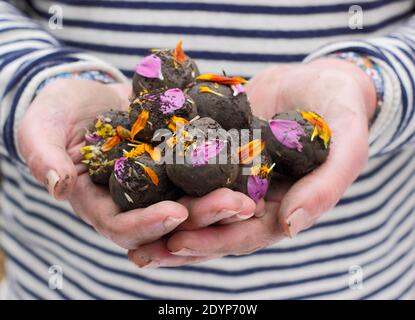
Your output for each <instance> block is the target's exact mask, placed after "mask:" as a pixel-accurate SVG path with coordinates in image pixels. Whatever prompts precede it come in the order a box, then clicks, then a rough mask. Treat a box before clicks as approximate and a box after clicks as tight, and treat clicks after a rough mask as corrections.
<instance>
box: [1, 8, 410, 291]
mask: <svg viewBox="0 0 415 320" xmlns="http://www.w3.org/2000/svg"><path fill="white" fill-rule="evenodd" d="M52 4H58V5H59V6H60V7H61V8H62V9H63V14H64V19H63V26H64V27H63V29H53V28H48V21H49V18H50V13H49V8H50V6H51V5H52ZM353 4H359V5H360V6H361V7H362V9H363V22H364V28H363V29H355V30H353V29H350V28H349V27H348V21H349V18H350V15H349V8H350V6H351V5H353ZM17 5H18V8H19V9H16V8H17V7H14V6H12V5H10V4H8V3H6V2H5V1H0V96H1V101H0V106H1V108H0V116H1V117H0V136H1V139H0V142H1V150H0V151H1V160H0V165H1V171H2V173H3V174H2V175H3V186H2V191H1V200H0V203H1V206H2V211H1V224H2V226H3V228H2V233H1V245H2V247H3V248H4V250H5V252H6V254H7V258H8V259H7V266H6V267H7V287H8V294H9V297H10V298H16V299H46V298H48V299H74V298H85V299H101V298H102V299H112V298H115V299H122V298H126V299H132V298H143V299H153V298H166V299H182V298H189V299H195V298H197V299H202V298H208V299H221V298H226V299H241V298H252V299H261V298H263V299H288V298H296V299H316V298H329V299H339V298H344V299H375V298H385V299H407V298H411V297H414V293H415V292H414V289H415V288H414V284H415V252H414V251H415V179H414V177H415V150H414V140H415V107H414V75H415V20H413V21H412V20H411V19H410V17H411V16H412V14H413V8H414V5H415V2H414V1H392V0H374V1H370V0H366V1H357V2H353V3H352V2H350V1H348V0H275V1H272V0H258V1H251V0H236V1H230V0H222V1H220V0H212V1H209V0H175V1H167V0H165V1H160V0H159V1H135V0H128V1H122V0H71V1H69V0H60V1H53V2H52V1H43V0H42V1H40V0H32V1H17ZM23 12H25V14H26V15H27V16H29V17H30V18H28V17H27V16H25V15H24V14H23ZM177 39H183V42H184V47H185V49H186V51H187V52H188V53H189V55H191V56H192V57H194V58H196V59H197V60H198V62H199V64H200V67H201V71H202V72H206V71H209V72H221V70H222V69H223V68H226V71H227V73H228V74H232V75H242V76H246V77H249V76H252V75H253V74H255V73H256V72H258V71H260V70H261V69H263V68H265V67H267V66H269V65H270V64H273V63H293V62H301V61H302V60H303V59H307V60H310V59H314V58H316V57H319V56H321V55H326V54H329V53H332V52H335V51H338V50H343V51H356V52H359V53H363V54H366V55H369V56H370V57H371V58H372V59H374V60H375V61H376V62H377V63H378V64H379V66H380V67H381V70H382V74H383V77H384V79H385V86H386V91H385V102H384V105H383V106H382V110H381V112H380V114H379V116H378V118H377V120H376V122H375V123H374V124H373V127H372V129H371V135H370V145H371V146H370V155H371V158H370V161H369V163H368V165H367V167H366V169H365V170H364V172H363V173H362V175H361V176H360V177H359V179H358V180H357V181H356V182H355V183H354V184H353V185H352V186H351V187H350V188H349V189H348V191H347V192H346V194H345V195H344V197H343V198H342V200H341V201H340V203H339V205H338V206H337V207H336V208H335V209H333V210H331V211H330V212H328V213H326V214H325V215H323V216H322V217H321V219H319V221H318V222H317V223H316V224H315V225H314V226H313V227H312V228H311V229H309V230H306V231H304V232H302V233H300V234H299V235H298V236H297V237H295V238H294V239H286V240H283V241H281V242H279V243H277V244H275V245H273V246H271V247H268V248H266V249H263V250H260V251H258V252H256V253H253V254H250V255H247V256H238V257H234V256H229V257H224V258H221V259H216V260H212V261H209V262H205V263H203V264H198V265H192V266H184V267H178V268H161V269H155V270H139V269H138V268H136V267H134V266H133V265H132V264H131V263H129V262H128V261H127V258H126V252H125V251H124V250H122V249H120V248H118V247H117V246H116V245H114V244H112V243H111V242H109V241H108V240H106V239H104V238H103V237H101V236H99V235H98V234H96V233H95V231H93V230H92V229H91V228H90V227H89V226H88V225H86V224H85V223H83V222H82V221H81V220H80V219H79V218H78V217H77V216H76V215H75V214H74V213H73V212H72V211H71V208H70V206H69V205H68V204H67V203H61V202H56V201H54V200H52V199H51V197H50V196H49V195H48V194H47V192H46V191H45V189H44V188H43V187H42V186H41V185H39V183H37V182H36V181H35V180H34V178H33V177H31V175H30V174H29V173H28V170H27V168H26V167H25V166H24V164H23V163H22V162H21V159H20V157H19V152H18V149H17V145H16V126H17V124H18V122H19V119H20V118H21V117H22V115H23V114H24V112H25V110H26V108H27V106H28V105H29V103H30V101H31V99H32V97H33V92H34V91H35V90H36V88H37V86H38V85H39V83H41V82H42V81H44V80H45V79H47V78H49V77H51V76H54V75H56V74H59V73H62V72H70V71H74V70H103V71H105V72H109V73H110V74H112V75H113V76H114V77H115V78H116V79H117V80H119V81H125V80H126V78H125V77H124V76H126V77H130V76H131V75H132V73H131V70H132V68H133V66H134V65H135V64H136V62H137V61H138V59H139V58H140V57H141V56H142V55H144V54H146V53H147V49H148V48H152V47H160V46H163V47H173V46H174V45H175V43H176V41H177ZM119 70H121V72H122V73H121V72H119ZM34 142H35V141H34ZM52 265H59V266H61V267H62V268H63V271H64V275H63V290H51V289H50V288H49V287H48V281H49V278H50V274H49V272H48V271H49V267H50V266H52ZM355 266H358V267H359V268H360V269H359V270H360V271H362V274H360V273H359V272H358V273H353V270H354V268H355ZM359 275H362V279H363V283H362V286H353V285H352V286H350V284H353V283H354V281H353V279H354V278H355V277H357V276H359Z"/></svg>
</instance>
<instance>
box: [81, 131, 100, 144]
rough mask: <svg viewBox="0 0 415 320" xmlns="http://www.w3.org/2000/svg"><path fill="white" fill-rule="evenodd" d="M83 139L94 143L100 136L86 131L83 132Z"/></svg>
mask: <svg viewBox="0 0 415 320" xmlns="http://www.w3.org/2000/svg"><path fill="white" fill-rule="evenodd" d="M85 140H86V141H88V142H89V143H93V144H96V143H98V142H99V141H101V137H100V136H98V135H97V134H96V133H95V132H87V133H86V134H85Z"/></svg>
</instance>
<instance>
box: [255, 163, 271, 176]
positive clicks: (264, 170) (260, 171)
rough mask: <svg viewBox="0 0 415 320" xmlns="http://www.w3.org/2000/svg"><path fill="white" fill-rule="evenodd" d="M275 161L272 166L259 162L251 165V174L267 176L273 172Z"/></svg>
mask: <svg viewBox="0 0 415 320" xmlns="http://www.w3.org/2000/svg"><path fill="white" fill-rule="evenodd" d="M274 166H275V163H273V164H272V165H271V166H270V167H268V166H267V165H264V164H260V163H259V164H257V165H255V166H253V167H251V175H253V176H259V177H261V178H263V179H265V178H267V177H268V176H269V174H270V173H271V171H272V169H274Z"/></svg>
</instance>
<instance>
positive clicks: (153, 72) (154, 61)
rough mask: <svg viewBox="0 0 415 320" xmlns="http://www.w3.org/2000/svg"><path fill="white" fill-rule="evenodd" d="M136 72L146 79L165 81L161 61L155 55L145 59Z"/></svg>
mask: <svg viewBox="0 0 415 320" xmlns="http://www.w3.org/2000/svg"><path fill="white" fill-rule="evenodd" d="M135 72H136V73H137V74H139V75H141V76H143V77H146V78H153V79H154V78H158V79H160V80H163V75H162V73H161V59H160V58H159V57H158V56H157V55H155V54H150V55H149V56H147V57H144V59H143V60H141V61H140V63H139V64H138V65H137V66H136V68H135Z"/></svg>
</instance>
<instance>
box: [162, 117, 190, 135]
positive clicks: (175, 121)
mask: <svg viewBox="0 0 415 320" xmlns="http://www.w3.org/2000/svg"><path fill="white" fill-rule="evenodd" d="M187 123H189V121H188V120H186V119H185V118H182V117H177V116H172V117H171V118H170V119H169V120H167V128H169V129H170V130H171V131H172V132H176V130H177V128H178V127H182V126H184V125H186V124H187Z"/></svg>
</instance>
